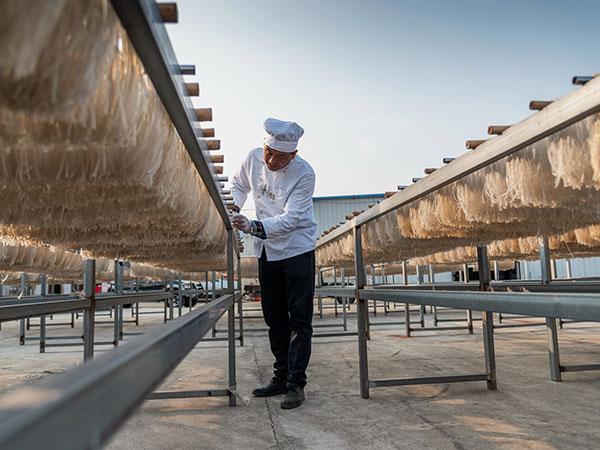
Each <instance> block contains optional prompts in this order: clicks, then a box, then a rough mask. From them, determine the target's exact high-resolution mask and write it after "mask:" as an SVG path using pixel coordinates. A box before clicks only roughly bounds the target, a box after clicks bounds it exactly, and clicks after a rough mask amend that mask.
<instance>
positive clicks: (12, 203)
mask: <svg viewBox="0 0 600 450" xmlns="http://www.w3.org/2000/svg"><path fill="white" fill-rule="evenodd" d="M8 3H9V11H10V14H8V15H6V14H5V15H4V16H3V18H0V29H2V30H3V31H2V33H0V43H2V44H3V45H0V56H1V57H0V61H1V62H0V201H2V204H3V208H2V211H1V212H0V223H1V224H3V225H2V226H1V227H0V236H2V237H4V238H5V239H26V240H27V241H29V242H32V243H34V244H37V245H40V244H50V245H54V246H56V247H58V248H61V249H85V250H88V251H89V252H90V253H91V254H92V255H93V256H94V257H96V258H100V257H106V258H109V259H123V260H128V261H135V262H141V263H147V264H152V265H157V266H160V267H169V268H170V269H172V270H178V271H201V270H206V269H223V268H224V267H225V260H226V258H225V247H226V241H227V230H226V229H225V226H224V224H223V222H222V220H221V218H220V216H219V215H218V212H217V209H216V207H215V205H214V203H213V201H212V200H211V199H210V196H209V195H208V192H207V190H206V188H205V186H204V184H203V182H202V180H201V178H200V176H199V175H198V173H197V171H196V169H195V167H194V164H193V163H192V161H191V159H190V157H189V155H188V153H187V151H186V150H185V148H184V146H183V144H182V142H181V140H180V139H179V137H178V135H177V132H176V130H175V129H174V127H173V125H172V123H171V122H170V119H169V117H168V115H167V113H166V111H165V110H164V108H163V106H162V103H161V101H160V99H159V98H158V95H157V94H156V92H155V91H154V89H153V87H152V84H151V82H150V81H149V79H148V78H147V76H146V75H145V74H144V68H143V66H142V64H141V62H140V60H139V58H138V56H137V54H136V53H135V51H134V49H133V47H132V46H131V44H130V42H129V40H128V38H127V36H126V33H125V31H124V30H123V29H122V27H121V25H120V23H119V20H118V18H117V17H116V15H115V13H114V11H113V10H112V8H111V6H110V5H109V4H108V2H107V1H106V0H75V1H71V2H64V1H61V2H58V3H57V2H43V1H41V0H38V1H35V0H27V1H18V2H17V1H16V0H15V1H9V2H8ZM32 5H36V8H33V6H32ZM34 9H35V10H36V14H31V11H32V10H34ZM8 22H10V23H8ZM5 25H6V26H5ZM27 30H32V31H31V32H28V31H27ZM48 36H53V38H52V39H48Z"/></svg>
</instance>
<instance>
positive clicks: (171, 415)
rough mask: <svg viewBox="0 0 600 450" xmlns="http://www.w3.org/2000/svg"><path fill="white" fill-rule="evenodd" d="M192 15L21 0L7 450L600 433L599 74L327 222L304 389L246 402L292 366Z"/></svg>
mask: <svg viewBox="0 0 600 450" xmlns="http://www.w3.org/2000/svg"><path fill="white" fill-rule="evenodd" d="M33 7H35V8H36V14H32V13H31V8H33ZM65 10H66V11H68V13H61V11H65ZM177 20H178V19H177V7H176V5H174V4H170V3H169V4H157V3H155V2H154V1H153V0H132V1H121V0H111V1H107V0H73V1H71V2H69V1H68V0H61V1H57V2H44V1H35V0H28V1H16V0H9V1H8V2H6V8H5V10H4V13H3V15H2V17H0V30H2V32H1V33H0V54H1V55H2V57H1V58H0V200H1V202H2V207H1V208H0V272H1V273H2V287H1V290H0V295H1V298H0V325H1V328H0V449H2V450H4V449H11V450H12V449H19V450H20V449H34V448H35V449H40V448H44V449H61V450H62V449H96V448H101V447H104V448H108V449H115V450H116V449H175V448H177V449H180V448H181V449H196V448H213V449H231V448H246V449H361V448H376V449H388V448H389V449H393V448H406V449H446V448H448V449H451V448H452V449H484V448H485V449H488V448H515V449H517V448H518V449H521V448H530V449H568V448H582V449H584V448H585V449H587V448H589V449H592V448H598V446H599V444H598V442H600V431H599V429H598V427H597V426H596V424H597V422H598V418H599V414H598V408H597V403H598V400H599V399H600V394H599V393H600V375H599V374H600V346H599V345H600V333H599V332H600V327H599V326H598V322H600V281H599V280H600V278H598V276H596V277H587V278H584V277H581V276H577V274H574V273H572V271H571V265H570V264H571V260H572V259H574V258H591V257H597V256H600V77H596V76H576V77H574V78H573V84H574V85H575V86H576V87H577V88H576V89H574V90H572V91H571V92H570V93H568V94H567V95H565V96H563V97H561V98H556V99H552V100H549V99H534V100H532V101H531V103H530V105H529V108H530V110H531V114H530V115H529V116H528V117H527V118H525V119H524V120H522V121H519V122H516V123H514V124H511V125H508V124H499V125H490V127H489V129H488V130H487V132H488V135H489V138H488V139H485V140H481V139H480V140H468V141H466V152H465V153H464V154H463V155H461V156H458V157H456V158H445V159H444V161H443V164H441V166H440V167H435V168H427V169H426V170H425V173H426V176H424V177H423V178H418V179H414V182H413V183H412V184H411V185H408V186H398V189H397V190H395V191H391V192H388V193H387V194H386V199H385V200H383V201H381V202H380V203H378V204H375V205H371V207H370V208H368V209H367V210H366V211H355V212H354V213H352V214H350V215H348V216H346V218H345V219H346V220H345V221H343V222H342V223H340V225H337V226H334V227H332V228H331V229H329V230H326V231H325V232H324V233H323V235H322V236H320V237H319V239H318V241H317V243H316V265H317V270H316V273H315V286H316V288H315V298H314V306H315V314H314V332H315V334H314V339H313V353H312V359H311V363H310V365H309V369H308V370H309V371H308V377H309V384H308V385H307V389H306V394H307V400H306V402H305V404H303V405H302V406H301V407H300V408H298V409H295V410H293V411H284V410H281V409H280V408H279V401H280V397H273V398H266V399H265V398H251V397H250V392H251V391H252V389H254V388H255V387H257V386H259V385H262V384H264V383H266V382H267V381H268V380H269V378H270V377H271V372H272V367H271V364H272V356H271V353H270V349H269V341H268V338H267V332H266V329H265V324H264V322H263V320H262V318H261V311H260V306H259V305H260V303H257V302H252V301H250V298H249V297H248V296H247V295H243V293H244V292H243V288H244V284H245V281H247V280H251V279H256V278H257V276H258V275H257V270H258V269H257V264H256V259H255V258H244V257H242V256H241V252H242V251H243V248H242V246H241V243H240V242H241V237H240V234H239V232H237V231H235V230H234V229H233V227H232V223H231V221H230V215H229V212H230V210H231V209H233V206H234V205H233V200H232V198H231V196H230V192H229V191H228V190H226V189H225V184H224V183H225V182H227V181H228V177H226V176H224V175H223V166H222V165H221V164H222V163H223V161H224V157H223V155H220V154H216V153H215V152H216V151H218V150H219V149H220V141H219V140H218V139H214V137H215V130H214V129H213V128H209V126H208V125H207V124H206V122H211V121H212V119H213V117H212V110H211V109H210V108H209V107H203V108H196V107H194V106H193V104H192V101H191V97H192V96H198V95H199V86H198V83H197V82H196V81H193V80H192V79H191V78H190V77H193V76H194V75H195V66H189V65H184V64H180V62H179V61H177V59H176V58H175V53H174V50H173V48H172V46H171V42H170V40H169V37H168V34H167V32H166V29H165V24H166V23H175V22H177ZM559 260H560V264H565V273H566V275H565V276H562V275H560V276H559V272H560V273H561V274H562V273H563V271H562V269H561V270H560V271H559V270H558V269H557V264H558V262H559ZM515 261H527V262H528V263H529V264H535V265H539V267H540V273H541V277H540V278H539V279H529V277H528V276H524V274H522V273H519V270H515V271H514V273H512V275H511V276H510V277H505V276H503V275H502V273H503V271H505V270H507V269H513V268H515V267H520V266H515ZM442 273H445V274H448V273H453V274H454V277H446V278H445V279H446V280H449V279H450V278H452V281H441V278H438V280H436V275H437V274H442ZM598 275H600V274H598ZM192 281H193V282H195V283H196V284H191V282H192ZM192 298H194V299H198V300H199V301H198V304H195V305H192V304H191V299H192Z"/></svg>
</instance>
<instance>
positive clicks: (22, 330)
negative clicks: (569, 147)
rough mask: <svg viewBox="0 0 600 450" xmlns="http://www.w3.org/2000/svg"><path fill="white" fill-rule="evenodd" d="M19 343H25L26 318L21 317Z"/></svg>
mask: <svg viewBox="0 0 600 450" xmlns="http://www.w3.org/2000/svg"><path fill="white" fill-rule="evenodd" d="M19 345H25V319H21V322H20V325H19Z"/></svg>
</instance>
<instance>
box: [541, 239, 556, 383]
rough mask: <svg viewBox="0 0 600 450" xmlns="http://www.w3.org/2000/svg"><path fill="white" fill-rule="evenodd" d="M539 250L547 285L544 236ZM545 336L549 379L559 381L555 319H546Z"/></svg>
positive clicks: (548, 269)
mask: <svg viewBox="0 0 600 450" xmlns="http://www.w3.org/2000/svg"><path fill="white" fill-rule="evenodd" d="M538 245H539V249H540V264H541V268H542V283H543V284H549V283H550V282H551V281H552V262H551V258H550V247H549V245H548V238H547V237H546V236H538ZM546 335H547V337H548V361H549V363H550V378H551V379H552V381H561V375H560V352H559V344H558V330H557V329H556V318H554V317H546Z"/></svg>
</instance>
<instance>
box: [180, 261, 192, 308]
mask: <svg viewBox="0 0 600 450" xmlns="http://www.w3.org/2000/svg"><path fill="white" fill-rule="evenodd" d="M177 281H179V291H178V294H179V295H178V297H179V305H177V314H178V317H181V314H182V313H183V283H182V282H181V272H178V273H177ZM191 304H192V299H191V298H190V305H191Z"/></svg>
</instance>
